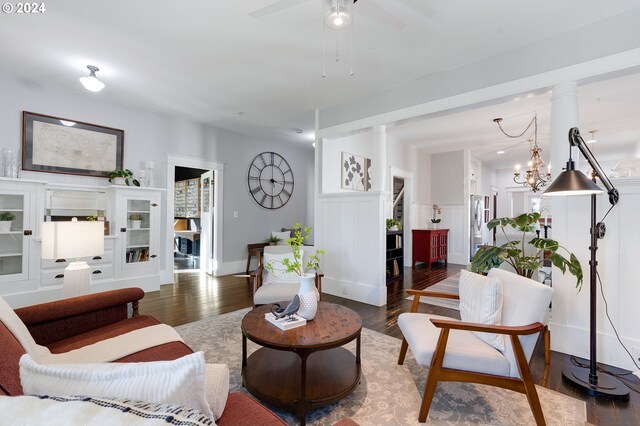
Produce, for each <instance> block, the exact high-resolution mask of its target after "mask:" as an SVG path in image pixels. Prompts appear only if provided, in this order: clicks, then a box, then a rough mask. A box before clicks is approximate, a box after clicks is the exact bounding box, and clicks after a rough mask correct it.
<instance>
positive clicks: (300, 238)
mask: <svg viewBox="0 0 640 426" xmlns="http://www.w3.org/2000/svg"><path fill="white" fill-rule="evenodd" d="M310 233H311V228H304V229H302V225H300V224H299V223H296V226H295V227H294V229H293V235H292V236H291V238H289V239H288V240H287V241H286V244H287V245H288V246H291V250H292V252H293V256H292V259H291V258H288V257H285V258H284V259H283V260H282V261H279V260H273V261H271V262H269V263H267V264H266V265H265V267H266V268H267V270H269V271H272V272H273V270H274V269H275V265H276V264H280V265H282V266H283V267H284V268H283V269H282V271H283V272H295V273H296V274H298V275H299V276H301V277H304V276H305V275H307V274H308V273H309V272H310V271H315V270H316V269H318V268H319V267H320V255H323V254H324V253H325V250H324V249H318V250H316V252H315V253H314V254H313V255H311V256H309V258H308V260H307V262H306V263H305V262H304V261H303V259H302V254H303V250H301V247H302V246H303V245H304V242H305V241H307V239H309V234H310Z"/></svg>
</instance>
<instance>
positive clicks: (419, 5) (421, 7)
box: [404, 0, 436, 18]
mask: <svg viewBox="0 0 640 426" xmlns="http://www.w3.org/2000/svg"><path fill="white" fill-rule="evenodd" d="M404 6H405V7H407V8H409V9H413V10H414V11H415V12H417V13H419V14H420V15H422V16H424V17H425V18H432V17H434V16H435V14H436V12H435V10H434V9H433V6H431V5H430V4H429V3H428V2H426V1H424V0H404Z"/></svg>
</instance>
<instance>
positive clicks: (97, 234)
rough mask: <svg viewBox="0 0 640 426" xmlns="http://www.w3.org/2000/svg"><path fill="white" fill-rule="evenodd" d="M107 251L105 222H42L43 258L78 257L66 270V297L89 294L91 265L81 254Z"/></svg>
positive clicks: (63, 286)
mask: <svg viewBox="0 0 640 426" xmlns="http://www.w3.org/2000/svg"><path fill="white" fill-rule="evenodd" d="M103 253H104V224H103V223H102V222H78V220H77V219H76V218H75V217H74V218H73V219H72V221H71V222H44V223H43V224H42V258H43V259H65V258H75V259H76V261H75V262H71V263H70V264H69V266H67V268H66V269H65V270H64V280H63V283H62V292H63V294H64V297H65V298H67V297H74V296H80V295H83V294H89V293H90V290H91V268H90V267H89V265H88V264H87V262H85V261H81V260H80V258H81V257H89V256H98V255H101V254H103Z"/></svg>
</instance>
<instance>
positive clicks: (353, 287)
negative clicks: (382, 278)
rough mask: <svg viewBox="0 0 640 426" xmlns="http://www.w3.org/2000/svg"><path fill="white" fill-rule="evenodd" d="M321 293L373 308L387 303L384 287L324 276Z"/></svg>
mask: <svg viewBox="0 0 640 426" xmlns="http://www.w3.org/2000/svg"><path fill="white" fill-rule="evenodd" d="M322 292H323V293H327V294H332V295H334V296H340V297H344V298H345V299H350V300H355V301H356V302H362V303H367V304H369V305H373V306H383V305H385V304H386V303H387V287H386V285H383V286H373V285H371V284H363V283H356V282H351V281H343V280H337V279H335V278H331V277H327V276H325V277H324V278H323V279H322Z"/></svg>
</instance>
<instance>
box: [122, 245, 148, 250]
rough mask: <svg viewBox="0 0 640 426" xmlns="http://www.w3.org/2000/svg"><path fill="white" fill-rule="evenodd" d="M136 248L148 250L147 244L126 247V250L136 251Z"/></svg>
mask: <svg viewBox="0 0 640 426" xmlns="http://www.w3.org/2000/svg"><path fill="white" fill-rule="evenodd" d="M137 248H149V244H139V245H133V246H127V250H129V249H137Z"/></svg>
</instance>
